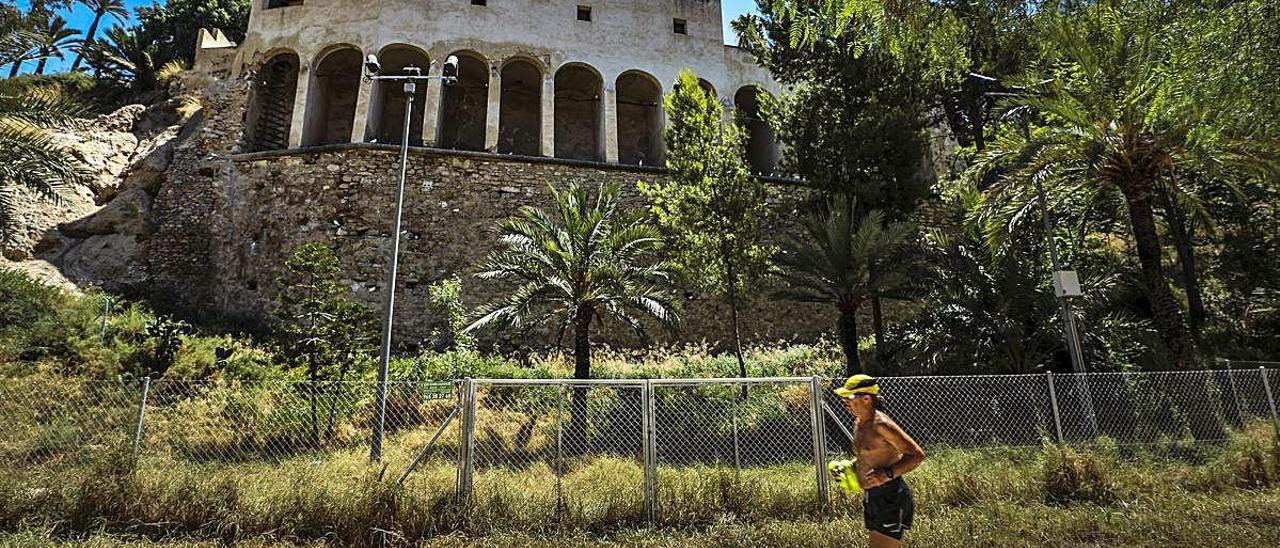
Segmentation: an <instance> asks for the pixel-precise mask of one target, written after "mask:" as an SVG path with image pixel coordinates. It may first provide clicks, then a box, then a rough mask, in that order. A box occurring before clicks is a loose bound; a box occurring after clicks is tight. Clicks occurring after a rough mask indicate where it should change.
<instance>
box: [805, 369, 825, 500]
mask: <svg viewBox="0 0 1280 548" xmlns="http://www.w3.org/2000/svg"><path fill="white" fill-rule="evenodd" d="M825 422H826V421H825V420H823V416H822V377H819V376H817V375H814V376H813V378H812V379H810V380H809V428H810V430H811V431H812V435H813V469H814V473H815V475H816V479H817V482H818V505H819V507H820V508H821V509H822V510H823V511H826V509H827V436H826V434H825V430H826V429H825V428H824V426H825Z"/></svg>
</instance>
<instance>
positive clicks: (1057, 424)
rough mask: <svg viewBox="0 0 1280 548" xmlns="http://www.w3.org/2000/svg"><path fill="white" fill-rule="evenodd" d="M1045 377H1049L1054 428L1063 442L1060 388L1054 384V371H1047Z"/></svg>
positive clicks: (1060, 441) (1059, 439)
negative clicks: (1059, 407)
mask: <svg viewBox="0 0 1280 548" xmlns="http://www.w3.org/2000/svg"><path fill="white" fill-rule="evenodd" d="M1044 375H1045V378H1046V379H1049V402H1050V403H1051V404H1053V428H1054V432H1055V433H1057V434H1058V443H1063V439H1062V414H1061V413H1060V412H1059V411H1058V389H1057V387H1055V386H1054V384H1053V371H1045V373H1044Z"/></svg>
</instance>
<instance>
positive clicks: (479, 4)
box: [471, 0, 489, 6]
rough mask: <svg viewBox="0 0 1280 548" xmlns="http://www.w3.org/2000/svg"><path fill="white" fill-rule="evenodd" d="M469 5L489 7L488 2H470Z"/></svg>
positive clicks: (474, 0)
mask: <svg viewBox="0 0 1280 548" xmlns="http://www.w3.org/2000/svg"><path fill="white" fill-rule="evenodd" d="M471 5H473V6H487V5H489V1H488V0H471Z"/></svg>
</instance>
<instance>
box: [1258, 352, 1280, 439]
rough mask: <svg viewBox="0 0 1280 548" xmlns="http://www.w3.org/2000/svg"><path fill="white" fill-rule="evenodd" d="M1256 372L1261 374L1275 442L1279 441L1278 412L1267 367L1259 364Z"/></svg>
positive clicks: (1279, 417)
mask: <svg viewBox="0 0 1280 548" xmlns="http://www.w3.org/2000/svg"><path fill="white" fill-rule="evenodd" d="M1258 373H1259V374H1261V375H1262V387H1263V388H1264V389H1266V391H1267V405H1268V406H1270V407H1271V422H1272V424H1274V425H1275V427H1276V443H1280V413H1276V396H1275V392H1272V390H1271V380H1270V379H1269V378H1268V376H1267V368H1266V367H1262V366H1259V367H1258Z"/></svg>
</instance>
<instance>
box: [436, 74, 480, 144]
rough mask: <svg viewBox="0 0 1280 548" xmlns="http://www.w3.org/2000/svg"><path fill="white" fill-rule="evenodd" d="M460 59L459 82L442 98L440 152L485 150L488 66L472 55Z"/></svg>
mask: <svg viewBox="0 0 1280 548" xmlns="http://www.w3.org/2000/svg"><path fill="white" fill-rule="evenodd" d="M453 55H457V56H458V82H457V83H455V84H453V85H448V86H445V87H444V89H443V90H441V94H440V117H439V120H440V133H439V137H438V139H437V140H436V143H437V146H439V147H440V148H452V149H456V150H484V137H485V128H486V126H487V124H488V115H489V63H487V62H485V60H484V59H482V58H480V57H478V56H476V55H475V54H472V53H469V52H455V53H453Z"/></svg>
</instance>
